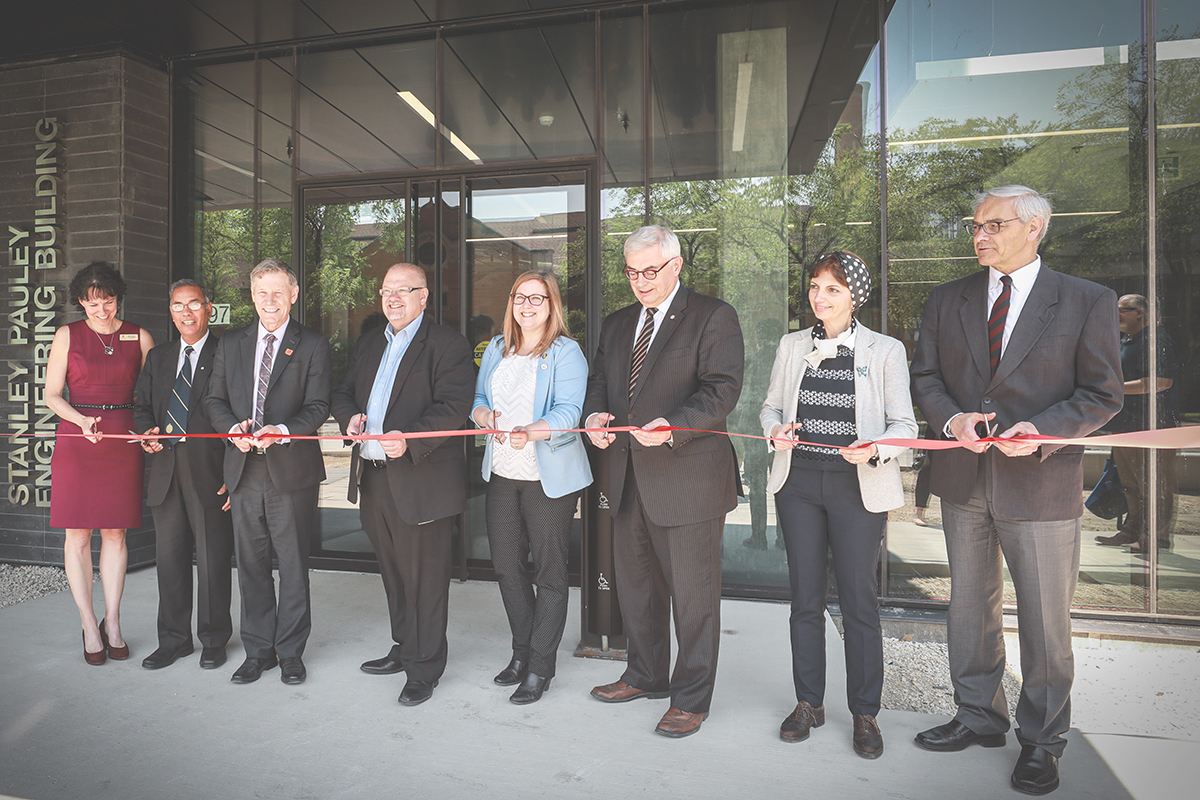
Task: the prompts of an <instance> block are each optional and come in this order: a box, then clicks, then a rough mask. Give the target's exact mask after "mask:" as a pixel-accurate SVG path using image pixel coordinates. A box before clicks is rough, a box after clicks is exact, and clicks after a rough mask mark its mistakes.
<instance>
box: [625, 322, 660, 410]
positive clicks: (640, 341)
mask: <svg viewBox="0 0 1200 800" xmlns="http://www.w3.org/2000/svg"><path fill="white" fill-rule="evenodd" d="M656 311H658V309H657V308H647V309H646V321H645V322H644V323H642V331H641V333H639V334H638V338H637V344H635V345H634V346H633V361H632V362H630V365H629V399H630V400H632V399H633V390H634V388H636V387H637V381H638V374H639V373H641V371H642V362H643V361H645V360H646V352H647V351H648V350H649V349H650V335H651V334H653V333H654V312H656Z"/></svg>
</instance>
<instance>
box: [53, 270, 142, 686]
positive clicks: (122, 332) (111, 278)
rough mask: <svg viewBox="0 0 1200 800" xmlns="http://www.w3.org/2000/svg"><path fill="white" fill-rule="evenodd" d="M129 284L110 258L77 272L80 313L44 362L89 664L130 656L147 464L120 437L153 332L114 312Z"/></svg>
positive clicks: (67, 561)
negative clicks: (130, 569) (130, 608)
mask: <svg viewBox="0 0 1200 800" xmlns="http://www.w3.org/2000/svg"><path fill="white" fill-rule="evenodd" d="M125 289H126V287H125V281H124V279H123V278H122V277H121V274H120V273H119V272H117V269H116V267H114V266H113V265H112V264H109V263H108V262H106V261H93V262H92V263H91V264H89V265H87V266H86V267H84V268H83V269H81V270H79V272H77V273H76V274H75V277H74V278H72V279H71V284H70V287H69V288H68V290H67V291H68V297H69V298H70V302H71V304H72V305H74V306H75V307H76V308H78V309H79V310H81V311H82V312H83V317H84V318H83V319H81V320H78V321H76V322H72V323H70V324H67V325H64V326H62V327H61V328H59V329H58V330H57V331H55V333H54V341H53V343H52V344H51V345H50V358H49V361H48V363H47V365H46V407H47V408H49V409H50V410H51V411H53V412H54V413H55V414H57V415H58V416H59V418H60V419H61V420H62V421H61V422H59V424H58V434H59V436H58V438H57V440H56V442H55V446H54V455H53V456H51V462H50V464H51V471H50V476H51V477H50V526H51V527H53V528H65V529H66V540H65V544H64V548H63V566H64V567H65V569H66V572H67V581H68V582H69V583H70V585H71V594H72V595H73V596H74V598H75V605H76V606H77V607H78V609H79V618H80V621H81V622H82V625H83V658H84V661H86V662H87V663H88V664H90V665H92V666H98V665H100V664H103V663H104V662H105V660H106V659H107V658H111V659H113V660H115V661H123V660H125V659H127V658H129V646H128V645H127V644H126V643H125V639H124V637H123V636H122V635H121V595H122V594H123V593H124V590H125V567H126V564H127V563H128V560H129V551H128V550H127V549H126V546H125V531H126V529H128V528H138V527H141V525H142V481H143V473H144V472H145V468H144V464H145V462H144V460H143V455H142V450H141V448H140V447H138V446H137V445H136V444H133V443H130V442H129V441H128V440H127V439H124V438H121V436H122V435H127V434H128V433H129V432H130V431H132V430H133V393H134V392H133V390H134V385H135V384H136V383H137V377H138V373H140V372H141V370H142V364H143V363H144V362H145V360H146V353H148V352H150V348H152V347H154V339H153V338H152V337H151V336H150V334H149V332H147V331H146V330H145V329H144V328H141V327H138V326H137V325H134V324H133V323H132V322H125V321H123V320H121V319H120V318H119V317H118V316H117V313H118V309H119V307H120V304H121V299H122V298H123V297H125ZM64 389H65V390H66V392H67V394H66V396H65V397H64V395H63V390H64ZM79 434H83V435H82V436H79ZM97 528H99V529H100V583H101V585H102V586H103V588H104V614H105V616H104V619H102V620H101V621H100V622H99V623H97V622H96V612H95V610H94V608H93V606H92V585H93V580H92V531H93V530H95V529H97Z"/></svg>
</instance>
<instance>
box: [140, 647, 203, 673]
mask: <svg viewBox="0 0 1200 800" xmlns="http://www.w3.org/2000/svg"><path fill="white" fill-rule="evenodd" d="M194 652H195V648H194V647H193V646H192V643H191V642H188V643H187V644H181V645H179V646H178V647H160V648H158V649H157V650H155V651H154V652H153V653H151V654H150V655H148V656H146V657H145V658H143V659H142V668H143V669H162V668H163V667H169V666H171V665H172V664H174V663H175V662H176V661H178V660H179V659H181V658H183V657H184V656H190V655H191V654H192V653H194Z"/></svg>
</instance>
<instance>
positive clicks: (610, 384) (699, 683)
mask: <svg viewBox="0 0 1200 800" xmlns="http://www.w3.org/2000/svg"><path fill="white" fill-rule="evenodd" d="M625 265H626V269H625V276H626V277H627V278H629V283H630V286H631V288H632V289H633V293H634V295H635V296H636V297H637V300H638V302H637V303H634V304H633V305H630V306H628V307H626V308H623V309H621V310H619V311H616V312H614V313H612V314H610V315H609V316H608V317H607V318H606V319H605V320H604V327H603V329H602V330H601V332H600V344H599V347H598V348H597V350H596V355H595V357H594V359H593V361H592V373H591V375H590V376H589V378H588V390H587V397H586V399H585V401H584V407H583V413H584V417H585V419H586V420H587V422H586V427H588V428H597V427H601V426H604V425H607V424H608V423H610V422H612V423H614V424H616V425H636V426H639V427H640V430H637V431H634V432H632V433H631V434H630V435H628V436H625V435H624V434H622V435H620V437H619V438H618V435H617V434H612V433H591V434H589V438H590V439H591V441H592V444H594V445H595V446H596V447H599V448H602V449H605V450H606V451H607V452H606V458H605V462H606V463H605V464H604V466H602V467H601V469H603V470H604V471H605V477H606V478H607V481H608V486H609V489H610V491H609V502H610V508H611V509H612V514H613V517H614V522H613V558H614V567H615V569H614V577H615V583H616V589H617V593H618V597H619V599H620V603H621V619H622V621H623V623H624V628H625V634H626V637H627V638H628V642H629V645H628V664H627V666H626V669H625V672H624V674H623V675H622V676H621V679H620V680H618V681H617V682H616V683H610V684H606V685H604V686H597V687H596V688H594V689H592V696H593V697H595V698H596V699H598V700H601V701H603V702H606V703H624V702H628V701H630V700H634V699H637V698H642V697H644V698H652V699H658V698H665V697H670V698H671V706H670V708H669V709H668V711H667V713H666V714H664V715H663V717H662V720H661V721H660V722H659V723H658V727H657V728H656V730H657V732H658V733H660V734H662V735H664V736H669V737H672V738H678V737H682V736H688V735H690V734H693V733H695V732H696V731H697V730H699V729H700V724H701V723H702V722H703V721H704V719H705V718H706V717H707V716H708V711H709V706H710V705H711V703H712V691H713V683H714V681H715V680H716V673H717V648H718V644H719V640H720V635H721V623H720V619H721V534H722V532H723V531H724V528H725V515H726V514H727V513H729V512H730V511H732V510H733V508H734V507H735V506H736V505H737V496H738V494H739V493H740V490H741V486H740V482H739V480H738V476H737V460H736V458H735V456H734V451H733V445H732V444H731V443H730V441H729V439H728V437H726V436H723V435H721V434H711V433H696V432H694V431H674V432H670V431H656V430H655V429H656V428H660V427H664V426H671V427H678V428H697V429H704V430H709V431H724V430H725V418H726V417H728V416H729V414H730V412H731V411H733V409H734V406H735V405H737V400H738V396H739V395H740V394H741V389H742V368H743V361H744V356H745V351H744V348H743V345H742V330H741V327H740V326H739V325H738V318H737V313H736V312H735V311H734V310H733V307H732V306H730V305H729V304H728V303H724V302H722V301H720V300H717V299H715V298H712V297H707V296H705V295H702V294H696V293H695V292H691V291H689V290H688V289H686V288H684V287H683V286H682V285H681V284H680V282H679V271H680V269H681V268H682V266H683V259H682V258H681V257H680V255H679V239H678V238H676V236H675V234H674V233H672V232H671V231H669V230H667V229H666V228H660V227H658V226H656V225H651V226H647V227H644V228H640V229H639V230H637V231H635V232H634V233H633V234H631V235H630V236H629V238H628V239H626V240H625ZM672 602H674V603H675V622H676V638H677V640H678V646H679V655H678V658H677V659H676V663H675V672H674V674H670V665H671V642H670V615H671V603H672Z"/></svg>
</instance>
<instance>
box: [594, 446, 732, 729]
mask: <svg viewBox="0 0 1200 800" xmlns="http://www.w3.org/2000/svg"><path fill="white" fill-rule="evenodd" d="M724 530H725V515H724V514H722V515H721V516H719V517H717V518H716V519H711V520H705V521H704V522H699V523H696V524H693V525H677V526H672V527H663V526H659V525H656V524H654V522H653V521H651V519H650V517H649V515H648V514H647V513H646V510H645V508H644V507H643V506H642V497H641V494H640V493H639V492H638V489H637V481H636V480H635V478H634V473H633V463H632V460H631V462H630V464H629V467H628V469H627V470H626V473H625V489H624V492H623V495H622V497H621V508H620V510H619V511H618V512H617V516H616V518H615V519H614V520H613V566H614V568H615V571H614V576H613V577H614V579H615V583H616V587H617V594H618V597H619V599H620V603H621V622H622V624H623V626H624V628H625V636H626V639H627V640H628V650H627V659H628V660H627V664H626V667H625V674H624V675H622V676H621V680H623V681H625V682H626V683H628V684H629V685H630V686H634V687H636V688H638V689H643V690H645V691H650V692H664V691H667V690H668V689H670V691H671V705H673V706H675V707H676V708H680V709H683V710H684V711H687V712H690V713H692V714H698V713H705V712H707V711H708V710H709V706H710V705H711V704H712V692H713V684H714V683H715V682H716V679H717V651H718V648H719V645H720V639H721V535H722V533H723V532H724ZM672 603H673V607H672ZM672 612H673V613H674V620H675V635H676V639H677V643H678V646H679V654H678V657H677V658H676V659H675V671H674V673H670V668H671V623H670V619H671V618H670V616H669V615H670V614H671V613H672ZM668 675H669V677H668Z"/></svg>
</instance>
